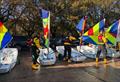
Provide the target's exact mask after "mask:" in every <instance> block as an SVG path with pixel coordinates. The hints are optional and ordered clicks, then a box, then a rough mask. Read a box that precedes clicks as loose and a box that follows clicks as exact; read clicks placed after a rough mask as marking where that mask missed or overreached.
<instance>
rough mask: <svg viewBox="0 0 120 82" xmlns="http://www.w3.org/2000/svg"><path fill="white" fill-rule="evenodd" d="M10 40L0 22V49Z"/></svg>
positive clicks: (9, 35) (10, 37)
mask: <svg viewBox="0 0 120 82" xmlns="http://www.w3.org/2000/svg"><path fill="white" fill-rule="evenodd" d="M11 40H12V36H11V34H10V33H9V32H8V29H7V28H6V27H5V26H4V25H3V23H2V22H0V49H2V48H4V47H6V46H7V44H8V43H9V42H10V41H11Z"/></svg>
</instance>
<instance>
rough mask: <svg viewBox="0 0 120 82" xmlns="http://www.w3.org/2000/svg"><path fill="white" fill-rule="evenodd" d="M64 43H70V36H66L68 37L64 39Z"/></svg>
mask: <svg viewBox="0 0 120 82" xmlns="http://www.w3.org/2000/svg"><path fill="white" fill-rule="evenodd" d="M64 45H70V39H69V37H66V39H65V40H64Z"/></svg>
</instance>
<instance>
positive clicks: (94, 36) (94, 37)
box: [82, 19, 105, 45]
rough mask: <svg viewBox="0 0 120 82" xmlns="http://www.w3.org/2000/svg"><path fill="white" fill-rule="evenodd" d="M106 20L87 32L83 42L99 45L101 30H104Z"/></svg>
mask: <svg viewBox="0 0 120 82" xmlns="http://www.w3.org/2000/svg"><path fill="white" fill-rule="evenodd" d="M104 26H105V19H103V20H101V21H100V22H98V23H97V24H96V25H95V26H93V27H92V28H90V29H89V30H88V31H87V32H85V33H84V34H83V36H82V40H83V41H85V42H88V43H92V44H95V45H97V44H99V41H98V35H99V32H100V31H101V30H104Z"/></svg>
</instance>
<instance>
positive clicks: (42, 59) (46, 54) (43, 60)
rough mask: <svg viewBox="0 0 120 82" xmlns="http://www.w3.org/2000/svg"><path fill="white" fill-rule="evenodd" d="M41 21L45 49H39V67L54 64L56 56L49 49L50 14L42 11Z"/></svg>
mask: <svg viewBox="0 0 120 82" xmlns="http://www.w3.org/2000/svg"><path fill="white" fill-rule="evenodd" d="M42 20H43V27H44V38H45V46H46V47H47V48H45V49H40V53H39V58H38V62H39V63H40V64H41V65H53V64H55V62H56V56H55V53H54V51H53V50H52V49H51V48H50V47H49V44H50V43H49V39H50V12H49V11H46V10H44V9H42Z"/></svg>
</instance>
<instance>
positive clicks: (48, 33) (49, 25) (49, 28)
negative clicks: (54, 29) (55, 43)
mask: <svg viewBox="0 0 120 82" xmlns="http://www.w3.org/2000/svg"><path fill="white" fill-rule="evenodd" d="M49 46H50V11H49V16H48V48H47V49H48V53H49Z"/></svg>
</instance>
